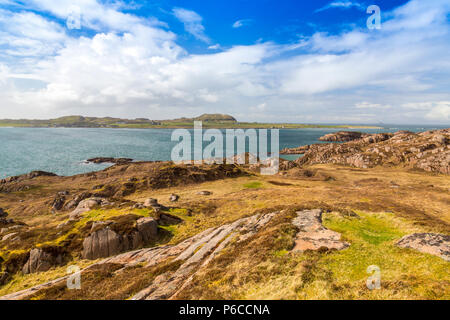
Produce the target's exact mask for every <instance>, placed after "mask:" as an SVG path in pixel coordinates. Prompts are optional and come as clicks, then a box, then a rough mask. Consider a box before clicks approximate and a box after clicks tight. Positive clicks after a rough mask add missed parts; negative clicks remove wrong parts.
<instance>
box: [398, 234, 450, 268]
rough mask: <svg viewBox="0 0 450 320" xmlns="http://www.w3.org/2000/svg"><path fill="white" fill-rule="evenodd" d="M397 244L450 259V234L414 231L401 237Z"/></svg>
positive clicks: (446, 259)
mask: <svg viewBox="0 0 450 320" xmlns="http://www.w3.org/2000/svg"><path fill="white" fill-rule="evenodd" d="M396 245H397V246H398V247H400V248H410V249H415V250H417V251H420V252H424V253H428V254H432V255H435V256H438V257H440V258H442V259H444V260H445V261H450V236H448V235H444V234H438V233H413V234H410V235H407V236H404V237H403V238H401V239H400V240H399V241H398V242H397V243H396Z"/></svg>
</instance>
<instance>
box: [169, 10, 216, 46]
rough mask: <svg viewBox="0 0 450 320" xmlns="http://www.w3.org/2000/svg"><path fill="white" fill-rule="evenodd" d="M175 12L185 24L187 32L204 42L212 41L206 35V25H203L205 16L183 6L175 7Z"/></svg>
mask: <svg viewBox="0 0 450 320" xmlns="http://www.w3.org/2000/svg"><path fill="white" fill-rule="evenodd" d="M173 14H174V15H175V17H177V19H178V20H180V21H181V22H182V23H183V24H184V29H185V30H186V32H188V33H190V34H192V35H193V36H194V37H195V38H197V39H198V40H201V41H203V42H206V43H209V42H210V41H211V40H210V39H209V38H208V36H206V35H205V27H204V26H203V25H202V21H203V18H202V17H201V16H200V15H199V14H198V13H196V12H195V11H192V10H187V9H183V8H174V9H173Z"/></svg>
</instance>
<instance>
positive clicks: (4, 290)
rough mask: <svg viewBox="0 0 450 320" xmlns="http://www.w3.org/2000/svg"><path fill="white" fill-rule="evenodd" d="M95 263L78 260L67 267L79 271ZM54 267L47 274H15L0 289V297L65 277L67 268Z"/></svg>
mask: <svg viewBox="0 0 450 320" xmlns="http://www.w3.org/2000/svg"><path fill="white" fill-rule="evenodd" d="M95 262H97V261H88V260H79V261H73V262H71V263H70V264H69V265H75V266H78V267H79V268H80V269H84V268H86V267H88V266H89V265H91V264H94V263H95ZM69 265H67V266H63V267H55V268H52V269H50V270H49V271H47V272H40V273H32V274H25V275H24V274H21V273H17V274H15V275H14V276H13V277H12V280H11V281H10V282H8V283H7V284H6V285H4V286H2V287H0V296H3V295H7V294H10V293H13V292H18V291H22V290H25V289H28V288H31V287H34V286H37V285H39V284H41V283H45V282H49V281H52V280H55V279H58V278H61V277H64V276H66V275H67V267H68V266H69Z"/></svg>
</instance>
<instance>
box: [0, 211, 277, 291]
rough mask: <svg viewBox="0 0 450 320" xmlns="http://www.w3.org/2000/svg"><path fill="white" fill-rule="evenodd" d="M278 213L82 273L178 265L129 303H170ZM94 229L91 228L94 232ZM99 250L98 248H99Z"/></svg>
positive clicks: (133, 254)
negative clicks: (232, 246) (231, 245)
mask: <svg viewBox="0 0 450 320" xmlns="http://www.w3.org/2000/svg"><path fill="white" fill-rule="evenodd" d="M278 213H279V212H272V213H267V214H259V215H254V216H251V217H248V218H242V219H239V220H237V221H235V222H233V223H230V224H226V225H223V226H221V227H218V228H210V229H207V230H205V231H203V232H201V233H200V234H198V235H196V236H193V237H191V238H189V239H186V240H184V241H182V242H181V243H179V244H177V245H173V246H160V247H154V248H144V249H139V250H135V251H130V252H126V253H122V254H119V255H116V256H114V257H110V258H107V259H104V260H102V261H100V262H98V263H95V264H93V265H91V266H89V267H87V268H86V269H84V270H83V271H82V272H85V271H87V270H89V269H92V268H93V267H95V266H98V265H102V264H115V265H121V266H122V269H121V270H124V269H125V268H127V267H133V266H136V265H137V264H144V265H145V266H146V267H147V268H150V267H153V266H156V265H158V264H160V263H163V262H167V261H173V262H174V263H179V267H178V268H177V269H176V270H175V271H167V272H165V273H162V274H161V275H159V276H157V277H156V278H155V279H154V280H153V282H152V283H151V284H150V285H149V286H148V287H146V288H145V289H143V290H141V291H140V292H138V293H136V294H135V295H134V296H133V297H132V299H133V300H155V299H174V298H176V296H177V294H178V293H179V292H180V291H181V290H182V289H183V288H185V287H186V286H187V285H189V283H190V282H191V280H192V279H193V277H194V276H195V274H196V273H197V272H198V271H199V270H202V269H203V268H205V267H206V266H207V265H208V264H209V263H210V262H211V261H212V260H213V259H214V258H215V257H216V256H217V255H218V254H219V253H220V252H221V251H222V250H223V249H224V248H226V247H227V245H228V244H229V243H230V242H231V241H234V242H235V243H240V242H242V241H244V240H246V239H248V238H249V237H251V236H253V235H255V234H256V233H257V232H259V230H261V228H262V227H264V226H265V225H267V224H268V223H269V222H270V221H271V220H272V218H273V217H274V216H276V215H277V214H278ZM144 219H147V218H144ZM148 221H149V220H145V221H143V222H144V224H145V223H148ZM93 227H94V226H93ZM97 227H98V226H95V227H94V228H97ZM101 230H104V229H101ZM113 238H114V237H113ZM103 243H104V242H103ZM99 248H101V247H100V246H99ZM108 250H109V249H108ZM112 276H113V275H112ZM67 278H68V276H65V277H62V278H59V279H56V280H53V281H50V282H47V283H44V284H40V285H38V286H36V287H33V288H29V289H26V290H22V291H19V292H16V293H13V294H9V295H6V296H3V297H0V300H20V299H27V298H29V297H31V296H32V295H34V294H36V293H37V292H38V291H39V290H42V289H49V288H52V287H55V286H57V285H60V284H61V283H63V282H64V281H66V280H67Z"/></svg>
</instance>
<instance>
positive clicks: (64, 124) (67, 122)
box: [0, 114, 382, 129]
mask: <svg viewBox="0 0 450 320" xmlns="http://www.w3.org/2000/svg"><path fill="white" fill-rule="evenodd" d="M194 121H202V122H203V127H206V128H230V129H233V128H257V129H258V128H261V129H264V128H267V129H299V128H339V129H382V127H377V126H365V125H363V126H361V125H320V124H297V123H258V122H239V121H237V120H236V119H235V118H234V117H232V116H230V115H226V114H203V115H201V116H199V117H195V118H185V117H183V118H179V119H173V120H150V119H147V118H137V119H122V118H112V117H103V118H97V117H83V116H78V115H77V116H66V117H60V118H56V119H49V120H28V119H19V120H12V119H3V120H0V127H30V128H134V129H148V128H155V129H164V128H166V129H174V128H192V127H193V125H194Z"/></svg>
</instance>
